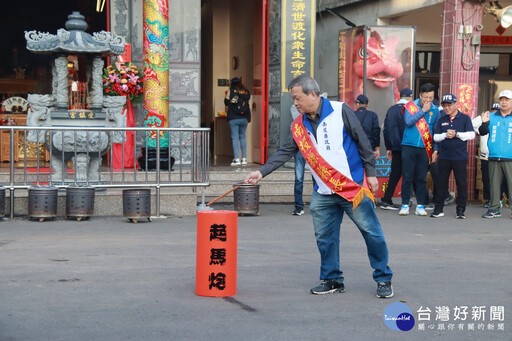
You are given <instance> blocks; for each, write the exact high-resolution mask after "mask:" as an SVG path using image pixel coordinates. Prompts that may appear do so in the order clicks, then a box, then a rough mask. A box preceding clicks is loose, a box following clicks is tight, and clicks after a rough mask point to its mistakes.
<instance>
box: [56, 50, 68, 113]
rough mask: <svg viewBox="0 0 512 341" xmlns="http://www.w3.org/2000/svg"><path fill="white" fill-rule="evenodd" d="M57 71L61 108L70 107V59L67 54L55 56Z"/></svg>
mask: <svg viewBox="0 0 512 341" xmlns="http://www.w3.org/2000/svg"><path fill="white" fill-rule="evenodd" d="M55 72H56V73H57V82H56V85H57V92H56V100H57V107H58V108H59V109H67V108H68V60H67V58H66V57H65V56H61V57H57V58H55Z"/></svg>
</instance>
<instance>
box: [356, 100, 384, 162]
mask: <svg viewBox="0 0 512 341" xmlns="http://www.w3.org/2000/svg"><path fill="white" fill-rule="evenodd" d="M354 103H355V104H356V111H354V113H355V114H356V117H357V119H358V120H359V122H361V126H362V127H363V130H364V132H365V133H366V136H367V137H368V140H370V144H371V146H372V149H373V155H374V156H375V160H377V159H378V158H379V156H380V127H379V117H378V116H377V114H376V113H375V112H373V111H370V110H368V109H366V108H367V107H368V97H366V96H365V95H359V96H357V99H356V100H355V102H354Z"/></svg>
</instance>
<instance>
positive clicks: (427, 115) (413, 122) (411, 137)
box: [398, 83, 439, 216]
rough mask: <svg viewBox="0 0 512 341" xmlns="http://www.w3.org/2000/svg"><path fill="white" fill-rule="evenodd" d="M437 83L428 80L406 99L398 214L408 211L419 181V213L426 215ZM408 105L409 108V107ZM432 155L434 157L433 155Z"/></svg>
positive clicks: (436, 109)
mask: <svg viewBox="0 0 512 341" xmlns="http://www.w3.org/2000/svg"><path fill="white" fill-rule="evenodd" d="M434 90H435V88H434V85H432V84H431V83H425V84H423V85H422V86H421V88H420V98H418V99H417V100H415V101H414V102H409V103H406V104H405V106H404V108H405V110H404V120H405V126H406V127H405V130H404V137H403V139H402V207H401V209H400V212H399V213H398V214H399V215H408V214H409V200H410V198H411V185H412V183H413V182H414V183H415V185H416V202H417V205H416V211H415V214H416V215H420V216H427V215H428V214H427V211H425V206H424V205H425V199H426V197H427V182H426V176H427V171H428V165H429V163H430V161H432V162H436V161H437V159H436V157H437V156H436V155H435V153H434V154H432V151H433V143H434V141H433V140H432V132H433V131H434V123H435V121H436V119H437V116H439V109H438V108H437V107H436V106H435V105H433V104H432V101H433V100H434V94H435V93H434ZM408 108H409V109H408ZM431 157H432V159H431Z"/></svg>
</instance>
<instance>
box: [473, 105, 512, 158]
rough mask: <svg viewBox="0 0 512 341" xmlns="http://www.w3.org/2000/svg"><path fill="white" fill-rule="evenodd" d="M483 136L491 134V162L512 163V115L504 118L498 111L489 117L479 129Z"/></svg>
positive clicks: (488, 142) (489, 143) (489, 144)
mask: <svg viewBox="0 0 512 341" xmlns="http://www.w3.org/2000/svg"><path fill="white" fill-rule="evenodd" d="M478 133H479V134H480V135H481V136H483V135H487V134H489V140H488V141H487V146H488V147H489V160H494V161H512V113H511V114H508V115H507V116H505V117H503V116H502V115H501V112H500V111H499V110H498V111H496V112H493V113H491V114H490V115H489V122H484V123H482V125H481V126H480V128H479V129H478Z"/></svg>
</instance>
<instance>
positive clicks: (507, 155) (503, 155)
mask: <svg viewBox="0 0 512 341" xmlns="http://www.w3.org/2000/svg"><path fill="white" fill-rule="evenodd" d="M498 99H499V102H500V110H498V111H495V112H493V113H489V112H488V111H486V112H484V113H483V114H482V125H481V126H480V128H479V129H478V133H479V134H480V136H484V135H487V134H489V140H488V141H487V147H489V178H490V181H491V204H490V206H489V210H488V211H487V212H486V213H485V214H484V215H482V217H483V218H500V217H501V212H500V201H501V197H500V196H501V183H502V181H503V178H505V179H506V180H507V185H508V192H509V193H512V91H511V90H503V91H502V92H500V95H499V98H498Z"/></svg>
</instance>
